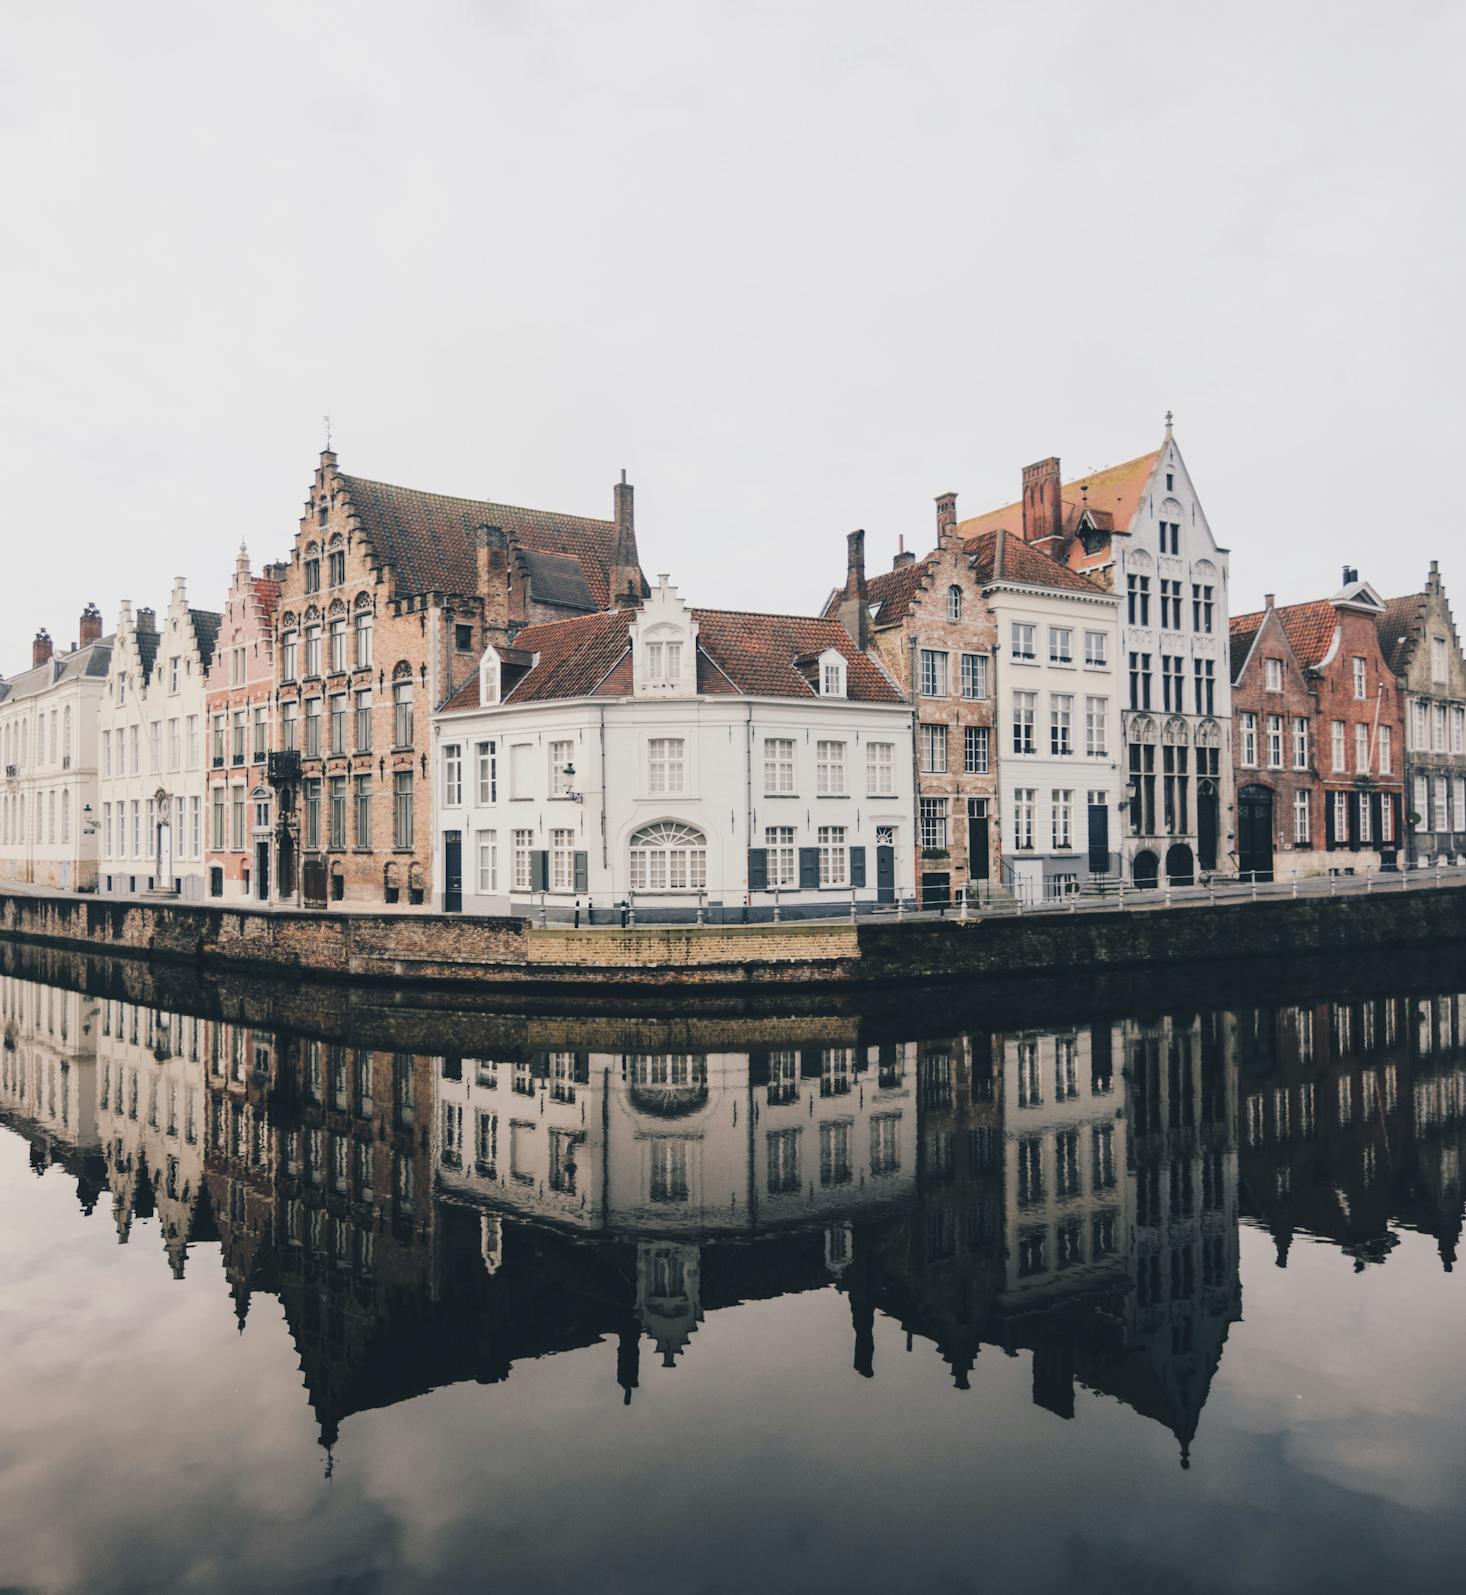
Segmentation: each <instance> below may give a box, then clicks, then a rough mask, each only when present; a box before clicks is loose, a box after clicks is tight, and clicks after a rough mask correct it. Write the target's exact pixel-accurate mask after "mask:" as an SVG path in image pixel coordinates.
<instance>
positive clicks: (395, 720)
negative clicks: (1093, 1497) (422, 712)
mask: <svg viewBox="0 0 1466 1595" xmlns="http://www.w3.org/2000/svg"><path fill="white" fill-rule="evenodd" d="M392 746H393V747H394V748H410V747H411V746H412V683H411V682H410V681H397V682H394V683H393V685H392Z"/></svg>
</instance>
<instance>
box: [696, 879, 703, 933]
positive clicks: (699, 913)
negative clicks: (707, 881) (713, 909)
mask: <svg viewBox="0 0 1466 1595" xmlns="http://www.w3.org/2000/svg"><path fill="white" fill-rule="evenodd" d="M697 922H698V924H699V925H701V924H702V922H703V918H702V888H701V887H700V886H699V887H698V889H697Z"/></svg>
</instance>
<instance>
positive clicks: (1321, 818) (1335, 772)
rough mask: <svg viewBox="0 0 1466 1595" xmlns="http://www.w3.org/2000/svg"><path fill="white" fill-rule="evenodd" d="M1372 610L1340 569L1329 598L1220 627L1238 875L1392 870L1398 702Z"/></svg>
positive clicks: (1397, 836)
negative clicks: (1228, 674) (1228, 694)
mask: <svg viewBox="0 0 1466 1595" xmlns="http://www.w3.org/2000/svg"><path fill="white" fill-rule="evenodd" d="M1383 613H1384V603H1383V601H1382V600H1381V599H1380V597H1379V595H1378V594H1377V593H1376V592H1375V590H1374V589H1373V588H1372V587H1371V586H1370V585H1369V584H1368V583H1367V582H1361V581H1360V580H1359V575H1358V572H1357V571H1354V570H1352V569H1350V568H1348V567H1347V566H1346V567H1345V570H1344V583H1343V586H1342V587H1341V588H1340V589H1339V591H1338V592H1336V593H1335V594H1334V595H1333V596H1332V597H1331V598H1320V599H1315V600H1313V601H1312V602H1310V603H1304V604H1288V605H1284V606H1282V607H1281V608H1279V607H1276V606H1275V605H1274V604H1273V602H1272V599H1271V597H1269V599H1268V602H1267V606H1266V607H1265V608H1263V609H1261V610H1258V611H1255V612H1253V613H1252V614H1247V615H1236V616H1233V618H1232V622H1231V666H1232V714H1233V720H1234V727H1233V730H1234V735H1233V739H1232V752H1233V760H1234V766H1235V772H1236V778H1237V785H1236V790H1237V800H1236V804H1237V806H1236V815H1235V819H1236V827H1235V829H1236V848H1237V857H1238V869H1239V872H1240V873H1241V874H1243V875H1244V876H1256V877H1257V878H1258V879H1264V880H1270V879H1273V878H1275V877H1276V878H1278V879H1290V878H1292V877H1295V876H1300V875H1317V874H1323V873H1326V872H1328V871H1331V870H1335V871H1344V872H1346V873H1352V872H1355V871H1358V872H1360V873H1364V872H1366V871H1370V870H1377V869H1380V868H1383V867H1393V866H1394V863H1395V860H1396V857H1397V855H1398V853H1399V850H1400V847H1401V842H1402V838H1403V835H1404V831H1403V819H1404V814H1403V805H1402V798H1403V792H1404V783H1403V760H1404V723H1403V714H1402V698H1401V694H1400V689H1399V684H1398V682H1397V680H1396V678H1395V674H1394V672H1393V670H1392V669H1391V668H1390V665H1389V663H1388V662H1387V660H1386V659H1385V656H1384V653H1383V651H1382V649H1381V646H1380V638H1379V629H1378V623H1379V618H1380V616H1381V615H1382V614H1383Z"/></svg>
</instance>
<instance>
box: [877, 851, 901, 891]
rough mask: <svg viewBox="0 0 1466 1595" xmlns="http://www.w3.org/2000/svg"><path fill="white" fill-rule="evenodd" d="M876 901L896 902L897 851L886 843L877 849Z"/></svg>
mask: <svg viewBox="0 0 1466 1595" xmlns="http://www.w3.org/2000/svg"><path fill="white" fill-rule="evenodd" d="M876 901H877V902H878V903H894V902H895V901H896V849H895V848H894V847H887V846H885V844H884V843H883V844H882V845H881V846H880V847H878V848H877V849H876Z"/></svg>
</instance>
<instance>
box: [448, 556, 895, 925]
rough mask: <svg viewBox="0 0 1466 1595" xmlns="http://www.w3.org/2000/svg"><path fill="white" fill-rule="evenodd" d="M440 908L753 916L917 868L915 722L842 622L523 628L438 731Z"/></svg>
mask: <svg viewBox="0 0 1466 1595" xmlns="http://www.w3.org/2000/svg"><path fill="white" fill-rule="evenodd" d="M434 741H435V748H434V754H435V760H436V764H437V770H436V783H437V806H436V813H437V825H436V828H435V841H436V846H435V862H434V892H435V895H436V898H437V901H438V902H440V903H441V905H442V907H443V908H444V910H445V911H448V912H453V911H457V910H459V909H460V908H462V909H466V910H467V911H468V912H471V913H477V914H502V913H510V912H514V913H521V912H523V913H528V912H531V911H533V912H536V913H538V912H544V913H545V914H546V915H547V916H549V917H552V918H556V919H562V920H563V919H568V918H571V917H572V916H573V915H574V914H575V913H576V912H577V911H579V912H582V913H587V912H588V913H592V914H593V917H594V918H595V919H596V920H598V921H601V922H606V921H610V920H613V919H615V918H617V917H620V915H621V913H622V907H621V906H620V905H631V907H632V908H633V909H634V912H635V913H636V915H637V917H638V918H643V917H648V918H653V919H655V918H659V917H660V918H672V917H683V918H691V917H693V914H694V912H695V911H697V910H699V909H702V910H703V911H705V913H706V915H707V917H708V918H709V919H711V920H735V919H737V920H741V919H743V918H744V917H745V915H746V916H747V917H748V918H751V919H768V918H770V917H772V916H773V915H774V913H775V911H776V907H777V911H778V912H779V913H780V914H782V915H786V916H797V915H801V914H802V915H809V914H814V913H830V912H838V911H840V910H841V909H842V908H844V909H848V907H849V906H850V904H851V903H852V901H854V902H857V903H872V902H876V901H894V900H895V896H896V890H897V886H896V883H897V882H898V881H900V882H907V881H910V880H911V879H912V878H913V871H912V862H913V861H912V854H911V848H912V846H913V835H912V831H913V823H914V815H915V801H914V776H913V758H912V729H911V710H910V707H909V705H908V704H907V703H906V701H905V699H904V697H903V695H902V693H901V691H900V690H899V688H898V687H897V686H896V685H895V683H894V682H893V681H892V680H891V678H890V677H889V676H888V675H887V674H886V672H885V671H884V670H883V669H882V667H881V666H880V665H879V664H878V663H877V662H876V661H875V660H873V659H872V658H870V657H869V656H868V655H866V654H864V653H862V652H860V650H859V649H857V648H856V647H855V645H854V643H852V642H851V640H850V638H849V636H848V635H847V634H846V632H845V630H844V628H843V627H842V626H840V624H839V623H838V622H837V621H833V620H813V619H802V618H795V617H791V616H784V615H756V614H735V613H729V612H724V611H718V610H706V609H691V608H689V607H688V606H687V605H686V604H685V603H684V602H683V601H682V599H681V598H680V597H679V596H678V594H677V592H676V590H675V589H674V588H672V587H669V586H668V585H667V581H666V578H665V577H664V578H662V579H661V582H660V584H659V586H658V587H657V588H656V589H655V590H654V591H653V592H652V594H651V596H650V597H649V598H648V599H647V600H646V603H645V605H644V606H643V607H641V608H628V609H619V610H612V611H607V612H603V613H598V614H592V615H583V616H577V617H576V618H574V619H570V620H564V621H555V622H550V623H547V624H544V625H538V626H530V627H527V628H525V629H524V630H523V631H521V632H520V633H519V634H518V635H517V636H516V638H515V640H514V646H513V647H512V648H492V647H491V648H490V649H489V650H488V651H487V652H486V653H485V655H484V657H483V660H482V662H481V664H480V668H479V672H478V676H477V679H476V680H473V681H470V682H469V683H468V684H467V685H466V686H465V687H464V688H463V689H462V690H460V691H459V692H458V693H457V694H455V696H454V697H452V698H451V699H450V700H449V701H448V703H447V705H446V706H445V708H444V709H443V710H442V711H441V712H440V713H439V714H438V715H437V716H436V718H435V720H434Z"/></svg>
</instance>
